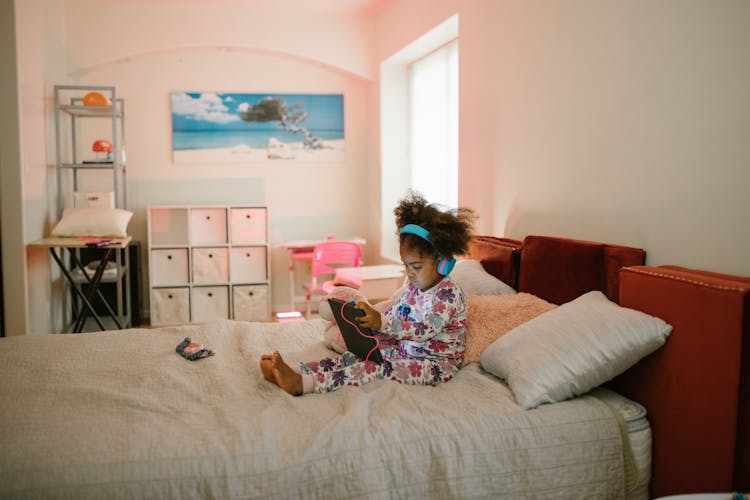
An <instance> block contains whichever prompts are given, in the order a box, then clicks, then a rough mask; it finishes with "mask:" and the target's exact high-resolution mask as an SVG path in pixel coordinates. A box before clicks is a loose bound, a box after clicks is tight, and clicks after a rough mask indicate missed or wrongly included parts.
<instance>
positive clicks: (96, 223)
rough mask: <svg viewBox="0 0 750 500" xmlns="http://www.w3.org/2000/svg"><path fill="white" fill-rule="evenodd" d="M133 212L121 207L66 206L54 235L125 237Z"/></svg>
mask: <svg viewBox="0 0 750 500" xmlns="http://www.w3.org/2000/svg"><path fill="white" fill-rule="evenodd" d="M131 217H133V212H129V211H127V210H122V209H120V208H101V207H97V208H93V207H86V208H64V209H63V215H62V219H60V222H58V223H57V225H56V226H55V228H54V229H53V230H52V236H64V237H76V236H95V237H105V236H107V237H110V238H125V237H126V236H127V235H128V232H127V230H128V222H130V218H131Z"/></svg>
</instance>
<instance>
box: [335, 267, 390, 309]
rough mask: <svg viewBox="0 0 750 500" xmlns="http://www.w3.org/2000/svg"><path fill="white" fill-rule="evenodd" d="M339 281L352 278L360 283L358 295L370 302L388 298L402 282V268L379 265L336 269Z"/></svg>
mask: <svg viewBox="0 0 750 500" xmlns="http://www.w3.org/2000/svg"><path fill="white" fill-rule="evenodd" d="M336 277H337V278H339V279H347V278H354V279H355V280H360V281H362V287H361V288H360V289H359V291H360V293H362V295H364V296H365V297H367V300H368V301H370V302H376V301H379V300H384V299H387V298H390V296H391V294H392V293H393V292H394V291H396V289H398V287H400V286H401V285H402V284H403V282H404V266H402V265H400V264H381V265H377V266H360V267H342V268H340V269H336Z"/></svg>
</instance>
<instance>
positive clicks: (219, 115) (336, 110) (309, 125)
mask: <svg viewBox="0 0 750 500" xmlns="http://www.w3.org/2000/svg"><path fill="white" fill-rule="evenodd" d="M266 97H272V98H274V99H280V100H281V101H282V103H283V105H284V106H285V107H288V106H294V105H301V106H302V108H303V110H304V111H305V112H306V113H307V115H308V116H307V118H306V119H305V120H304V121H302V122H300V123H298V125H299V126H300V127H304V128H306V129H307V130H308V131H310V132H311V133H312V134H313V135H314V136H316V137H319V138H320V139H322V140H326V139H328V140H333V139H343V138H344V96H343V95H342V94H240V93H236V94H233V93H226V94H224V93H216V92H172V94H171V104H172V133H173V148H174V149H175V150H182V149H205V148H220V147H227V146H234V145H236V144H247V145H248V146H250V147H265V145H266V144H267V143H268V139H269V138H270V137H275V138H276V139H278V140H279V141H281V142H298V141H301V134H299V133H293V132H290V131H287V130H284V128H283V127H282V126H281V125H280V124H279V122H277V121H271V122H263V123H258V122H247V121H244V120H242V119H241V118H240V111H241V110H243V109H245V108H248V107H250V106H253V105H255V104H257V103H258V102H259V101H260V100H261V99H263V98H266Z"/></svg>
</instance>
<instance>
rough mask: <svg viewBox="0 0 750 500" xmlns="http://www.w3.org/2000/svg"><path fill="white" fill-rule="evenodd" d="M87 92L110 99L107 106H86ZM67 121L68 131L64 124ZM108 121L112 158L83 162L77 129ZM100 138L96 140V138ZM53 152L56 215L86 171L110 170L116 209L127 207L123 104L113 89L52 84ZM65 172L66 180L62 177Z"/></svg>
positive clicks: (80, 137) (60, 211) (82, 146)
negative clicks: (85, 122)
mask: <svg viewBox="0 0 750 500" xmlns="http://www.w3.org/2000/svg"><path fill="white" fill-rule="evenodd" d="M89 92H99V93H101V94H102V95H104V96H105V97H107V98H108V99H109V102H110V103H111V104H110V105H108V106H87V105H84V104H83V97H84V96H85V95H86V94H87V93H89ZM66 118H67V119H69V125H68V128H67V129H65V128H64V124H63V122H64V121H66V120H65V119H66ZM89 119H96V120H110V122H111V123H110V124H107V125H108V126H107V128H108V129H109V130H108V134H107V135H109V137H106V139H108V140H110V141H111V142H112V155H111V159H109V158H108V159H94V160H85V159H84V158H83V155H82V151H84V150H85V149H86V147H85V146H86V143H84V142H83V141H84V140H86V139H91V138H90V137H82V134H81V133H80V129H81V126H82V120H89ZM96 138H99V137H96ZM55 148H56V149H55V153H56V160H57V216H58V217H61V216H62V209H63V207H64V206H65V205H66V203H65V201H66V199H67V198H68V196H72V195H73V193H75V192H76V191H78V188H79V184H80V181H81V179H80V178H79V176H81V175H83V173H84V172H87V171H101V170H112V190H113V192H114V198H115V207H117V208H127V184H126V175H125V171H126V168H125V104H124V102H123V100H122V99H121V98H118V97H117V94H116V91H115V87H112V86H91V85H55ZM66 172H68V173H69V174H70V175H69V177H70V178H69V179H66V178H64V174H65V173H66Z"/></svg>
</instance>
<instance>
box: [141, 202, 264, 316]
mask: <svg viewBox="0 0 750 500" xmlns="http://www.w3.org/2000/svg"><path fill="white" fill-rule="evenodd" d="M147 224H148V255H149V266H148V267H149V290H150V298H151V303H150V312H151V324H152V325H154V326H162V325H174V324H185V323H204V322H208V321H214V320H217V319H235V320H241V321H269V320H270V319H271V290H270V289H271V281H270V266H269V242H268V208H267V207H265V206H257V205H251V204H248V205H211V206H206V205H202V206H195V205H181V206H149V207H148V221H147Z"/></svg>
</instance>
